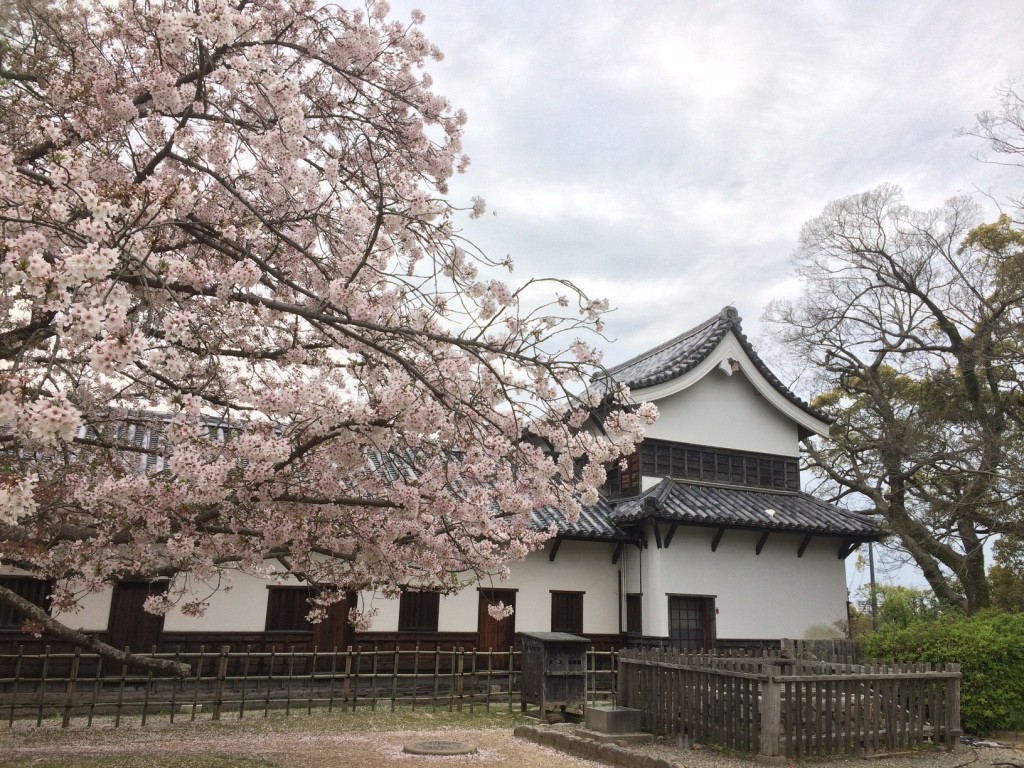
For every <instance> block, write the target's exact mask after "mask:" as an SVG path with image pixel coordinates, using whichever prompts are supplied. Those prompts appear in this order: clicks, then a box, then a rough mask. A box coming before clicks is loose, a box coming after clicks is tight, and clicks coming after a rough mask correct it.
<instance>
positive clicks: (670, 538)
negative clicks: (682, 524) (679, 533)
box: [665, 523, 679, 549]
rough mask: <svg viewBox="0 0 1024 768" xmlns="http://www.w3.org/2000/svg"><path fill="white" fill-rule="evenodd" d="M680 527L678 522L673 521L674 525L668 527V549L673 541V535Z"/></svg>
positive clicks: (666, 545) (666, 539) (666, 543)
mask: <svg viewBox="0 0 1024 768" xmlns="http://www.w3.org/2000/svg"><path fill="white" fill-rule="evenodd" d="M678 527H679V526H678V525H677V524H676V523H672V527H671V528H669V529H668V536H666V537H665V549H668V545H669V544H671V543H672V537H673V536H675V535H676V528H678Z"/></svg>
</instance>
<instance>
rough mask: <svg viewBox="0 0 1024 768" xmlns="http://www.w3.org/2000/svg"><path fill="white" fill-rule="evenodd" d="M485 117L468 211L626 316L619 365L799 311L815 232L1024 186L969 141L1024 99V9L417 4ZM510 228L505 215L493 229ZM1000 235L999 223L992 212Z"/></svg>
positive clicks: (523, 257) (528, 268) (476, 226)
mask: <svg viewBox="0 0 1024 768" xmlns="http://www.w3.org/2000/svg"><path fill="white" fill-rule="evenodd" d="M417 7H418V8H420V9H421V10H423V12H424V13H425V14H426V17H427V18H426V22H425V24H424V25H423V31H424V32H425V34H426V35H427V37H428V38H429V39H430V40H431V41H432V42H434V43H435V44H437V45H438V46H439V47H440V48H441V49H442V50H443V51H444V53H445V59H444V61H442V62H440V63H431V64H430V66H429V67H428V71H429V72H430V74H431V75H432V76H433V77H434V80H435V84H436V90H437V91H438V92H439V93H441V94H443V95H445V96H447V97H448V98H449V99H450V100H451V101H452V103H453V104H454V105H455V106H457V107H461V108H463V109H465V110H466V111H467V112H468V114H469V118H470V120H469V124H468V126H467V132H466V142H465V145H466V149H467V151H468V153H469V154H470V156H471V158H472V161H473V162H472V165H471V166H470V168H469V171H468V173H467V174H466V176H464V177H461V178H460V179H459V180H457V182H456V183H455V184H454V185H453V186H452V192H453V197H454V199H455V200H456V202H462V203H468V201H469V198H470V196H471V195H475V194H478V195H481V196H482V197H484V198H485V199H486V200H487V203H488V206H489V212H488V214H487V215H486V216H485V217H484V218H483V219H481V220H480V221H477V222H470V221H468V220H467V221H466V223H465V226H464V231H465V233H466V234H467V235H468V236H469V237H470V238H471V239H472V240H474V241H475V242H476V243H477V244H478V245H479V246H481V247H482V248H483V249H484V250H485V251H486V252H487V253H488V254H490V255H492V256H499V257H503V256H505V255H506V254H509V255H511V256H512V258H513V260H514V261H515V263H516V273H515V276H516V277H517V278H518V279H525V278H526V277H528V276H536V275H553V276H557V277H568V278H571V279H572V280H574V281H576V282H577V283H578V284H579V285H580V286H581V287H583V288H584V289H585V290H586V291H587V293H589V294H591V295H592V296H596V297H604V298H608V299H609V300H610V301H611V303H612V305H613V306H614V307H617V311H616V312H615V313H614V314H613V315H611V316H609V318H608V324H607V329H608V334H609V336H610V337H612V338H614V339H615V341H614V342H613V343H608V344H605V345H604V347H605V350H606V358H605V361H606V362H607V363H609V364H614V363H616V362H619V361H622V360H624V359H626V358H628V357H630V356H632V355H633V354H636V353H637V352H640V351H642V350H644V349H646V348H648V347H650V346H653V345H655V344H657V343H660V342H662V341H665V340H667V339H669V338H671V337H672V336H674V335H676V334H677V333H679V332H681V331H683V330H686V329H687V328H689V327H691V326H692V325H694V324H696V323H697V322H700V321H701V320H703V319H704V318H706V317H709V316H711V315H712V314H714V313H715V312H717V311H718V310H719V309H721V308H722V307H723V306H725V305H726V304H734V305H735V306H736V307H737V308H738V309H739V311H740V314H741V315H742V317H743V319H744V328H745V330H746V331H747V333H748V335H751V336H752V337H756V336H757V334H758V333H759V331H760V323H759V317H760V315H761V312H762V310H763V308H764V306H765V304H766V303H767V302H768V301H769V300H770V299H772V298H776V297H782V296H793V295H795V293H796V291H797V287H796V284H795V283H794V281H793V280H792V279H791V277H790V273H791V266H790V261H789V259H790V254H791V253H792V251H793V248H794V246H795V244H796V241H797V237H798V235H799V232H800V227H801V225H802V224H803V223H804V222H805V221H807V220H808V219H811V218H813V217H814V216H816V215H817V214H818V213H820V212H821V210H822V209H823V208H824V207H825V205H826V204H827V203H828V202H829V201H831V200H834V199H836V198H839V197H844V196H846V195H850V194H854V193H857V192H862V191H865V190H867V189H870V188H872V187H874V186H876V185H878V184H880V183H883V182H892V183H895V184H898V185H900V186H902V187H903V188H904V190H905V192H906V197H907V201H908V203H910V204H911V205H913V206H914V207H918V208H928V207H932V206H934V205H937V204H939V203H941V202H942V201H943V200H945V199H946V198H948V197H950V196H952V195H954V194H960V193H975V192H976V190H983V191H985V192H990V193H992V194H994V195H995V196H996V197H998V198H1004V197H1005V196H1006V195H1007V194H1008V193H1009V192H1011V191H1014V190H1018V191H1019V190H1020V188H1021V187H1022V186H1024V183H1022V182H1024V179H1021V178H1020V174H1019V173H1018V174H1016V175H1015V174H1012V173H1010V172H1008V171H1006V170H1005V169H1002V168H999V167H996V166H992V165H985V164H982V163H980V162H978V161H977V160H976V159H974V154H975V153H976V152H977V151H978V150H979V148H980V143H979V142H978V141H977V140H975V139H971V138H957V137H955V136H954V133H955V131H956V129H958V128H964V127H969V126H971V125H972V124H973V123H974V116H975V114H976V113H977V112H979V111H981V110H983V109H987V108H995V107H996V98H995V89H996V87H997V86H999V85H1000V84H1003V83H1005V82H1007V81H1008V80H1010V79H1015V80H1020V79H1022V78H1024V54H1022V45H1021V41H1022V40H1024V3H1022V2H1020V0H1014V1H1012V2H1011V1H1010V0H1005V1H1004V0H986V1H985V2H976V3H959V2H947V1H946V0H942V1H937V2H930V3H929V2H894V1H892V0H889V1H887V2H865V1H861V0H858V1H857V2H845V3H844V2H795V1H788V0H787V1H786V2H767V1H764V0H761V1H759V2H753V1H751V2H688V1H683V0H675V1H665V2H660V1H656V0H644V2H637V3H624V2H607V1H606V0H591V1H588V2H570V1H566V0H504V2H497V0H476V1H472V0H419V2H415V1H414V0H400V1H397V2H392V14H393V16H395V17H396V18H399V19H408V18H409V13H410V11H411V10H412V9H413V8H417ZM491 211H493V212H496V214H497V215H496V216H492V215H491V213H490V212H491ZM991 211H992V215H993V216H994V211H995V209H994V208H992V209H991Z"/></svg>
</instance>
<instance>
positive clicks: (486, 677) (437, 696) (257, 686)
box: [0, 645, 616, 727]
mask: <svg viewBox="0 0 1024 768" xmlns="http://www.w3.org/2000/svg"><path fill="white" fill-rule="evenodd" d="M152 655H154V656H157V657H159V658H169V659H174V660H175V661H180V662H185V663H187V664H189V665H190V666H191V667H192V670H193V672H192V675H191V676H189V677H188V678H174V677H170V676H163V675H160V674H158V673H154V672H152V671H146V670H139V669H133V668H129V667H127V666H125V665H122V664H112V663H111V662H109V661H106V660H104V659H102V658H100V657H99V656H97V655H96V654H92V653H84V652H82V651H80V650H77V649H76V650H74V651H70V652H52V651H51V650H50V648H49V646H47V647H46V648H45V649H44V650H43V651H42V652H41V653H26V652H25V651H24V649H19V650H18V651H17V652H16V653H13V654H0V670H4V671H6V672H7V673H8V674H7V675H6V676H0V717H4V716H6V717H5V719H6V720H7V724H8V726H11V725H13V724H14V723H15V722H18V721H25V720H30V721H34V722H35V724H36V725H41V724H42V723H43V721H44V720H51V719H59V720H60V722H61V725H62V726H64V727H67V726H68V725H70V724H71V723H72V721H73V720H74V721H75V722H83V723H84V724H85V725H92V723H93V720H94V719H95V718H98V717H104V718H111V719H112V720H113V724H114V725H115V726H118V725H120V724H121V720H122V718H123V717H125V716H127V715H133V716H139V717H140V718H141V722H142V724H143V725H145V724H146V723H147V722H148V721H150V720H151V719H153V718H154V717H159V718H162V719H165V720H169V721H170V722H174V721H175V719H182V718H187V719H190V720H195V719H196V718H197V716H200V715H202V716H204V717H205V716H206V715H205V714H203V713H206V714H208V715H209V717H211V718H212V719H214V720H219V719H221V718H222V717H228V716H234V717H237V718H239V719H241V718H243V717H247V716H248V717H253V716H262V717H267V716H268V715H269V713H270V712H271V711H275V710H283V711H284V713H285V714H286V715H290V714H293V713H298V712H306V713H309V712H312V711H313V709H314V708H317V709H321V708H326V709H327V710H328V711H334V710H339V709H349V710H355V709H357V708H362V707H369V708H370V709H373V710H376V709H377V708H378V707H387V708H389V709H390V710H391V711H394V709H395V708H396V707H398V706H408V707H411V708H413V709H417V708H429V709H431V710H432V711H437V710H438V709H446V710H450V711H460V712H461V711H463V710H464V709H468V710H469V711H471V712H472V711H474V710H475V709H476V708H477V707H482V708H484V709H486V710H488V711H490V709H491V708H492V707H507V708H508V709H509V710H510V711H511V710H512V708H513V706H514V705H515V704H517V703H518V702H519V681H520V652H519V651H516V650H515V649H514V648H509V649H508V650H507V651H501V652H489V651H480V650H476V649H466V648H461V647H452V648H447V649H442V648H431V649H429V650H428V649H421V648H420V647H419V646H418V645H417V646H416V647H414V648H405V649H392V648H387V649H380V648H378V647H376V646H374V647H372V648H362V647H354V648H353V647H349V648H346V649H344V650H337V649H333V650H331V651H321V650H317V649H314V650H313V651H311V652H299V651H296V650H294V649H286V650H280V651H279V650H277V649H275V648H271V649H270V650H267V651H258V652H254V651H251V650H247V651H241V652H238V651H234V652H233V651H231V650H230V649H229V648H228V647H227V646H224V647H221V648H217V649H211V650H207V649H205V648H200V649H199V650H198V651H195V652H189V653H180V652H179V653H156V652H155V651H154V653H153V654H152ZM615 655H616V652H615V651H606V652H601V651H596V650H594V649H591V650H590V651H588V656H587V697H588V700H590V701H592V702H597V701H607V700H610V699H613V698H614V686H615V682H616V671H615ZM581 703H582V702H581Z"/></svg>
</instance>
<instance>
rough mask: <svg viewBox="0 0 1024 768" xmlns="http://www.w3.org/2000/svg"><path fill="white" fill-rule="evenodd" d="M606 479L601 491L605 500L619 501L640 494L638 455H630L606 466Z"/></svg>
mask: <svg viewBox="0 0 1024 768" xmlns="http://www.w3.org/2000/svg"><path fill="white" fill-rule="evenodd" d="M605 473H606V475H607V479H606V480H605V483H604V487H603V488H602V489H601V491H602V493H604V495H605V497H606V498H609V499H621V498H625V497H628V496H638V495H639V494H640V454H639V453H636V452H634V453H631V454H630V455H629V456H626V457H624V458H623V459H622V460H621V461H616V462H613V463H611V464H609V465H608V467H607V468H606V470H605Z"/></svg>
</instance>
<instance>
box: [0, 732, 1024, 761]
mask: <svg viewBox="0 0 1024 768" xmlns="http://www.w3.org/2000/svg"><path fill="white" fill-rule="evenodd" d="M560 727H565V728H568V727H569V726H560ZM44 736H45V737H44ZM423 739H443V740H459V741H468V742H471V743H473V744H474V745H476V746H477V748H478V751H477V753H476V754H474V755H465V756H452V757H430V756H418V755H409V754H406V753H404V752H403V751H402V748H403V747H404V745H405V744H407V743H409V742H411V741H417V740H423ZM636 749H640V750H642V751H643V752H644V753H645V754H648V755H650V756H652V757H658V758H664V759H667V760H669V761H671V762H672V763H674V764H675V765H677V766H679V768H753V766H755V765H756V763H755V762H754V761H753V760H752V758H750V757H735V756H727V755H722V754H721V753H719V752H716V751H714V750H710V749H703V750H686V751H681V750H679V749H678V748H676V747H675V745H674V744H671V745H670V744H668V743H665V742H660V743H659V742H656V743H654V744H651V745H647V746H643V747H637V748H636ZM107 755H116V756H119V757H122V758H123V757H127V756H132V755H137V756H139V757H140V758H141V757H143V756H145V757H147V758H149V759H150V760H152V758H153V756H154V755H156V756H171V755H176V756H185V755H244V756H251V757H259V758H263V759H266V760H270V761H273V762H274V763H275V764H277V765H278V766H280V768H420V767H421V766H423V767H426V766H434V767H435V768H446V767H447V766H450V767H451V768H457V767H458V766H466V768H490V767H491V766H495V767H496V766H503V767H504V766H514V768H593V766H595V765H599V764H597V763H594V762H591V761H588V760H583V759H581V758H578V757H574V756H571V755H568V754H565V753H562V752H559V751H557V750H554V749H552V748H550V747H545V746H541V745H539V744H535V743H533V742H531V741H527V740H525V739H521V738H517V737H515V736H513V735H512V730H511V728H489V729H480V728H477V729H460V728H448V727H446V728H438V729H436V730H423V729H420V730H395V731H390V730H389V731H380V732H376V733H373V732H362V733H323V732H316V731H310V732H302V731H301V730H300V731H298V732H295V731H289V732H279V731H274V730H269V731H267V732H262V733H253V732H240V731H239V729H237V728H231V727H225V728H222V729H210V728H207V729H203V730H202V731H196V730H194V729H192V730H190V729H188V728H181V727H176V726H166V727H161V726H147V727H146V728H121V729H113V728H102V729H97V728H92V729H69V730H61V729H51V730H50V731H49V733H48V734H41V733H40V732H39V731H28V730H24V729H18V728H13V729H0V766H2V765H10V764H14V763H16V764H18V765H30V764H31V763H32V762H33V761H35V760H40V759H46V758H48V759H51V760H52V759H55V758H60V759H61V760H62V761H67V760H70V759H73V758H75V757H100V756H107ZM1000 762H1003V763H1010V764H1014V763H1017V764H1021V765H1022V766H1024V751H1021V750H1013V749H986V748H979V749H977V750H976V751H975V750H972V749H970V748H968V747H961V748H960V749H958V750H957V751H955V752H952V753H948V752H938V753H924V754H918V755H915V756H912V757H886V758H878V759H872V760H868V761H852V760H839V761H829V762H819V763H809V764H807V765H812V766H817V767H818V768H856V766H858V765H865V766H869V768H932V767H933V766H934V768H956V767H959V766H963V767H966V766H977V767H978V768H983V767H984V768H988V766H993V765H996V764H998V763H1000ZM150 764H153V763H150ZM155 764H156V765H159V761H157V762H156V763H155Z"/></svg>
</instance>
